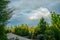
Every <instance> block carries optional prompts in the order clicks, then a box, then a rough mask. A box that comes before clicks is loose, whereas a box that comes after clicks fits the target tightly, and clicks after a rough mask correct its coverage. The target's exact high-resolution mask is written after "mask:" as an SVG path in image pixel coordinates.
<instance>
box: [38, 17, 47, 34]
mask: <svg viewBox="0 0 60 40" xmlns="http://www.w3.org/2000/svg"><path fill="white" fill-rule="evenodd" d="M38 26H39V27H40V29H41V30H40V32H41V34H44V32H45V30H46V21H45V20H44V18H43V17H42V18H41V19H40V22H39V24H38Z"/></svg>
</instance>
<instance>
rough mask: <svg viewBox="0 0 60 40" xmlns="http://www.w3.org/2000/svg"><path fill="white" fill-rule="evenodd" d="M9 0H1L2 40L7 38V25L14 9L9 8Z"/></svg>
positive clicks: (0, 27)
mask: <svg viewBox="0 0 60 40" xmlns="http://www.w3.org/2000/svg"><path fill="white" fill-rule="evenodd" d="M9 2H10V1H9V0H0V40H7V36H6V33H5V26H6V24H7V22H8V19H10V17H11V15H12V10H11V9H8V8H7V5H8V3H9Z"/></svg>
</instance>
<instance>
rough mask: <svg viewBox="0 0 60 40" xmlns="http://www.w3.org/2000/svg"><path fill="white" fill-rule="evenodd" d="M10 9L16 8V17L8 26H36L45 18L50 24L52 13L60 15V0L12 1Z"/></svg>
mask: <svg viewBox="0 0 60 40" xmlns="http://www.w3.org/2000/svg"><path fill="white" fill-rule="evenodd" d="M10 1H11V2H10V3H9V5H8V6H9V7H8V8H14V9H15V11H14V12H13V13H14V15H13V16H12V18H11V19H10V20H9V23H8V24H7V26H14V25H21V24H28V25H29V26H35V25H37V24H38V22H39V19H40V18H41V17H44V18H45V20H46V21H48V22H50V19H49V18H50V11H55V12H57V13H60V0H10Z"/></svg>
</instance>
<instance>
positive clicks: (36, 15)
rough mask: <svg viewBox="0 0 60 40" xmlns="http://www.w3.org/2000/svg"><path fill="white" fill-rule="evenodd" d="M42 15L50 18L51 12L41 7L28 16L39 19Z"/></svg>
mask: <svg viewBox="0 0 60 40" xmlns="http://www.w3.org/2000/svg"><path fill="white" fill-rule="evenodd" d="M41 17H44V18H48V17H50V12H49V10H48V9H47V8H43V7H40V8H39V9H37V10H34V11H33V12H32V14H29V15H28V18H29V19H31V20H33V19H39V18H41Z"/></svg>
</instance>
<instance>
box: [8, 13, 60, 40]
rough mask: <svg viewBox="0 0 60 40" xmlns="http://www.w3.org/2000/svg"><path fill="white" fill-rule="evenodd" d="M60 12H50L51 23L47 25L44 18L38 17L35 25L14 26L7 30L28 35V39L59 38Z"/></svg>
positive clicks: (48, 39) (52, 39)
mask: <svg viewBox="0 0 60 40" xmlns="http://www.w3.org/2000/svg"><path fill="white" fill-rule="evenodd" d="M59 20H60V14H56V13H55V12H51V23H52V25H49V24H48V23H47V22H46V21H45V19H44V18H41V19H40V22H39V24H38V26H37V27H35V26H32V27H29V26H28V25H27V24H26V25H24V24H22V25H20V26H14V27H13V28H12V27H11V28H10V29H8V32H10V31H11V32H12V33H15V34H17V35H20V36H28V37H27V38H30V39H37V40H60V21H59Z"/></svg>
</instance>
